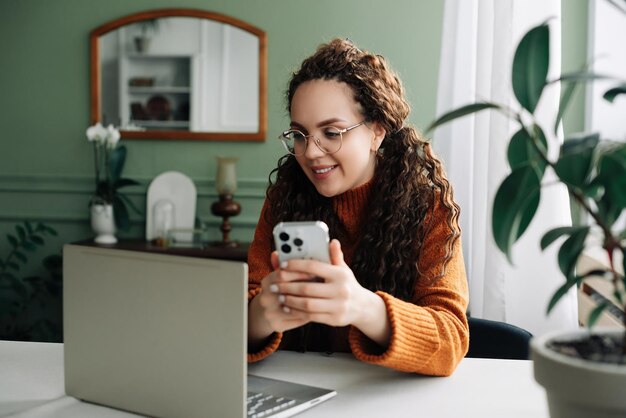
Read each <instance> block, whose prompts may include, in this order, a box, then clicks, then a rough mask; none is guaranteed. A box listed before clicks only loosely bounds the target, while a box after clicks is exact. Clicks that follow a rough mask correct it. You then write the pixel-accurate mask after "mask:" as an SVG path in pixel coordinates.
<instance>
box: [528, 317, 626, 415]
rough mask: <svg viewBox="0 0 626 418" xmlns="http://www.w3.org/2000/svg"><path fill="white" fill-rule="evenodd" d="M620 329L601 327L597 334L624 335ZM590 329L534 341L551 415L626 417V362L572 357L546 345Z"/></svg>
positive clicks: (538, 373) (535, 359) (539, 378)
mask: <svg viewBox="0 0 626 418" xmlns="http://www.w3.org/2000/svg"><path fill="white" fill-rule="evenodd" d="M623 332H624V329H620V328H597V329H594V334H621V333H623ZM588 333H589V332H588V331H587V330H583V329H581V330H577V331H571V332H557V333H549V334H546V335H543V336H541V337H537V338H533V339H532V340H531V344H530V346H531V358H532V360H533V363H534V371H535V380H537V382H539V384H540V385H542V386H543V387H544V388H545V389H546V394H547V397H548V407H549V409H550V417H551V418H583V417H584V418H618V417H622V418H623V417H626V396H625V392H624V388H626V365H618V364H608V363H600V362H594V361H590V360H584V359H579V358H574V357H570V356H567V355H564V354H561V353H557V352H556V351H554V350H552V349H550V348H548V347H546V343H547V342H549V341H552V340H558V341H569V340H575V339H577V338H578V337H581V336H584V335H588Z"/></svg>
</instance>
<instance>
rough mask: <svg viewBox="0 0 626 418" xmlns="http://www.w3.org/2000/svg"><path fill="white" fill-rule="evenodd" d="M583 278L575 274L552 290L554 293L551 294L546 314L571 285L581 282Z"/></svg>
mask: <svg viewBox="0 0 626 418" xmlns="http://www.w3.org/2000/svg"><path fill="white" fill-rule="evenodd" d="M583 279H584V277H579V276H576V277H574V278H572V279H568V280H567V281H566V282H565V283H564V284H563V285H562V286H561V287H559V288H558V289H557V291H556V292H554V295H552V298H551V299H550V302H549V303H548V309H547V310H546V314H549V313H550V312H551V311H552V309H553V308H554V307H555V306H556V304H557V302H558V301H559V300H561V298H562V297H563V296H565V294H566V293H567V292H568V291H569V290H570V288H571V287H572V286H574V285H576V284H578V283H580V282H582V281H583Z"/></svg>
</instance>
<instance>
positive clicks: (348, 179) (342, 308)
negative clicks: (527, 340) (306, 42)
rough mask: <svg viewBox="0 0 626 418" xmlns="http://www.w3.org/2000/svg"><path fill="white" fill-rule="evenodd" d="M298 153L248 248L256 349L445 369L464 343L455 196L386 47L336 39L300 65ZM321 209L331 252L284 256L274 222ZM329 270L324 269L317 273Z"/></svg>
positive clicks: (283, 169)
mask: <svg viewBox="0 0 626 418" xmlns="http://www.w3.org/2000/svg"><path fill="white" fill-rule="evenodd" d="M287 104H288V106H287V108H288V111H289V113H290V116H291V128H290V129H289V130H287V131H285V132H284V133H283V135H282V137H281V139H282V140H283V142H284V144H285V146H286V147H287V150H288V151H289V154H287V155H285V156H284V157H282V158H281V159H280V160H279V163H278V167H277V168H276V169H275V170H274V171H273V172H272V174H275V180H274V181H270V186H269V187H268V190H267V198H266V201H265V204H264V206H263V209H262V213H261V217H260V219H259V223H258V225H257V229H256V231H255V235H254V240H253V242H252V245H251V247H250V251H249V255H248V264H249V277H250V279H249V301H250V302H249V311H248V323H249V325H248V341H249V355H248V360H249V361H251V362H253V361H258V360H260V359H262V358H265V357H267V356H268V355H270V354H271V353H272V352H274V351H275V350H276V349H278V348H281V349H291V350H311V351H325V352H352V353H353V355H354V356H355V357H356V358H357V359H359V360H362V361H366V362H369V363H373V364H378V365H382V366H386V367H390V368H393V369H397V370H401V371H408V372H415V373H422V374H429V375H449V374H451V373H452V372H453V371H454V369H455V368H456V366H457V364H458V363H459V361H460V360H461V359H462V358H463V356H464V355H465V353H466V352H467V347H468V340H469V336H468V326H467V318H466V316H465V311H466V308H467V299H468V295H467V283H466V277H465V270H464V266H463V256H462V253H461V241H460V231H459V226H458V214H459V208H458V206H457V205H456V204H455V203H454V201H453V198H452V190H451V188H450V185H449V183H448V181H447V180H446V178H445V175H444V173H443V169H442V167H441V164H440V162H439V161H438V160H437V158H436V157H435V156H434V155H433V153H432V150H431V147H430V145H429V143H428V142H427V141H426V140H424V139H423V138H421V137H420V136H419V134H418V133H417V132H416V130H415V129H414V128H412V127H410V126H407V125H405V120H406V118H407V116H408V114H409V111H410V109H409V105H408V103H407V101H406V99H405V98H404V92H403V88H402V85H401V82H400V80H399V79H398V77H397V76H396V75H395V74H394V73H393V72H392V70H391V69H389V68H388V66H387V64H386V62H385V59H384V58H383V57H381V56H378V55H372V54H369V53H367V52H364V51H361V50H359V49H358V48H357V47H356V46H354V45H353V44H352V43H351V42H350V41H348V40H340V39H335V40H333V41H331V42H330V43H328V44H325V45H321V46H320V47H319V48H318V50H317V51H316V52H315V53H314V54H313V55H312V56H311V57H309V58H307V59H306V60H305V61H304V62H303V63H302V66H301V68H300V69H299V70H298V71H297V72H295V73H294V74H293V77H292V79H291V81H290V83H289V88H288V91H287ZM302 220H322V221H324V222H326V223H327V224H328V226H329V228H330V233H331V238H334V239H333V240H332V241H331V243H330V246H329V251H330V257H331V263H330V264H326V263H322V262H318V261H314V260H291V261H289V262H286V263H283V264H282V265H279V263H278V256H277V253H276V252H275V251H272V250H273V244H272V228H273V227H274V225H275V224H277V223H278V222H281V221H302ZM314 277H319V278H322V279H323V280H321V281H319V280H316V281H313V280H310V279H311V278H314Z"/></svg>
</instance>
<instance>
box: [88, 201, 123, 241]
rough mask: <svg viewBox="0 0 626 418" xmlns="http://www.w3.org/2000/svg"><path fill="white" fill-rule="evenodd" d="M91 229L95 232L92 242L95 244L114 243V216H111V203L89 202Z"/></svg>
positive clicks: (115, 229) (115, 230)
mask: <svg viewBox="0 0 626 418" xmlns="http://www.w3.org/2000/svg"><path fill="white" fill-rule="evenodd" d="M91 229H92V230H93V232H95V233H96V237H95V238H94V242H95V243H96V244H115V243H117V238H116V237H115V233H116V232H117V228H115V218H114V216H113V205H112V204H111V203H92V204H91Z"/></svg>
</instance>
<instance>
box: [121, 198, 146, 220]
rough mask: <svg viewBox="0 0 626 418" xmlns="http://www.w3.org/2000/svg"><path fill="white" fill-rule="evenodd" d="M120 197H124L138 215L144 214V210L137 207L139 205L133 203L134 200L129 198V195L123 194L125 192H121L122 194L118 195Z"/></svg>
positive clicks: (125, 201)
mask: <svg viewBox="0 0 626 418" xmlns="http://www.w3.org/2000/svg"><path fill="white" fill-rule="evenodd" d="M118 197H119V198H120V199H122V200H123V201H124V203H125V204H126V205H127V206H128V207H130V208H131V209H132V210H133V212H135V213H136V214H137V215H143V212H142V211H141V210H140V209H139V208H138V207H137V205H135V204H134V203H133V201H132V200H130V199H129V198H128V196H126V195H123V194H121V193H120V194H119V195H118Z"/></svg>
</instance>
